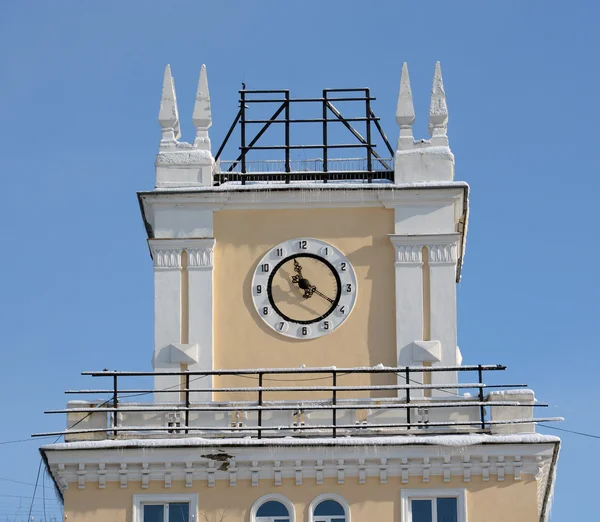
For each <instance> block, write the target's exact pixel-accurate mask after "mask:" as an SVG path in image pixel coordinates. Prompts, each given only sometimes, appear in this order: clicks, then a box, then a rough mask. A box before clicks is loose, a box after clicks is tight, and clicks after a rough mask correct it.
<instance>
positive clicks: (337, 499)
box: [308, 493, 350, 522]
mask: <svg viewBox="0 0 600 522" xmlns="http://www.w3.org/2000/svg"><path fill="white" fill-rule="evenodd" d="M324 500H333V501H334V502H337V503H338V504H339V505H340V506H342V508H344V518H345V521H344V522H350V507H349V506H348V502H346V499H344V497H342V496H340V495H336V494H335V493H324V494H323V495H319V496H318V497H315V498H314V499H313V501H312V502H311V503H310V505H309V506H308V522H314V513H315V509H317V506H318V505H319V504H320V503H321V502H323V501H324ZM332 518H339V517H332Z"/></svg>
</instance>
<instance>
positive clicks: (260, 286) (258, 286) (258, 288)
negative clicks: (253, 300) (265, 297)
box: [256, 285, 262, 294]
mask: <svg viewBox="0 0 600 522" xmlns="http://www.w3.org/2000/svg"><path fill="white" fill-rule="evenodd" d="M256 293H257V294H262V285H256Z"/></svg>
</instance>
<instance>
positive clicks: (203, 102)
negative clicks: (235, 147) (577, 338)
mask: <svg viewBox="0 0 600 522" xmlns="http://www.w3.org/2000/svg"><path fill="white" fill-rule="evenodd" d="M192 120H193V122H194V125H195V127H196V139H195V140H194V146H195V147H197V148H200V149H204V150H210V139H209V137H208V128H209V127H210V126H211V125H212V116H211V112H210V93H209V92H208V78H207V77H206V65H202V67H201V68H200V79H199V80H198V91H197V92H196V103H195V105H194V114H193V115H192Z"/></svg>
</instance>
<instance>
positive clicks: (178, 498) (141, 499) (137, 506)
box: [132, 493, 198, 522]
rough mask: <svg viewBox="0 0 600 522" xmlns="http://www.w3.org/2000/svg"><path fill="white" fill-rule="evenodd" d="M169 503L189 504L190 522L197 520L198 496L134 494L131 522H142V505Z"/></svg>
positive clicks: (192, 494) (194, 494) (193, 494)
mask: <svg viewBox="0 0 600 522" xmlns="http://www.w3.org/2000/svg"><path fill="white" fill-rule="evenodd" d="M170 502H189V503H190V522H194V521H196V520H198V494H197V493H190V494H179V495H171V494H169V493H157V494H143V495H140V494H135V495H133V516H132V521H133V522H144V521H143V520H142V516H141V515H142V505H143V504H161V503H164V504H168V503H170Z"/></svg>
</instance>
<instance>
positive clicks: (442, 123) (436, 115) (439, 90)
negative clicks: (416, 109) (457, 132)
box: [429, 62, 448, 145]
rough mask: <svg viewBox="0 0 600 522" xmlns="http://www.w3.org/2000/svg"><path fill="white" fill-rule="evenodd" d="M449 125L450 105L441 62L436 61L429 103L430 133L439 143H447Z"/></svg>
mask: <svg viewBox="0 0 600 522" xmlns="http://www.w3.org/2000/svg"><path fill="white" fill-rule="evenodd" d="M447 126H448V106H447V105H446V92H445V91H444V82H443V80H442V69H441V67H440V62H436V64H435V72H434V74H433V86H432V87H431V104H430V105H429V134H430V136H431V137H432V140H433V141H436V142H438V143H439V144H445V145H447V144H448V137H447V136H446V129H447Z"/></svg>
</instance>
